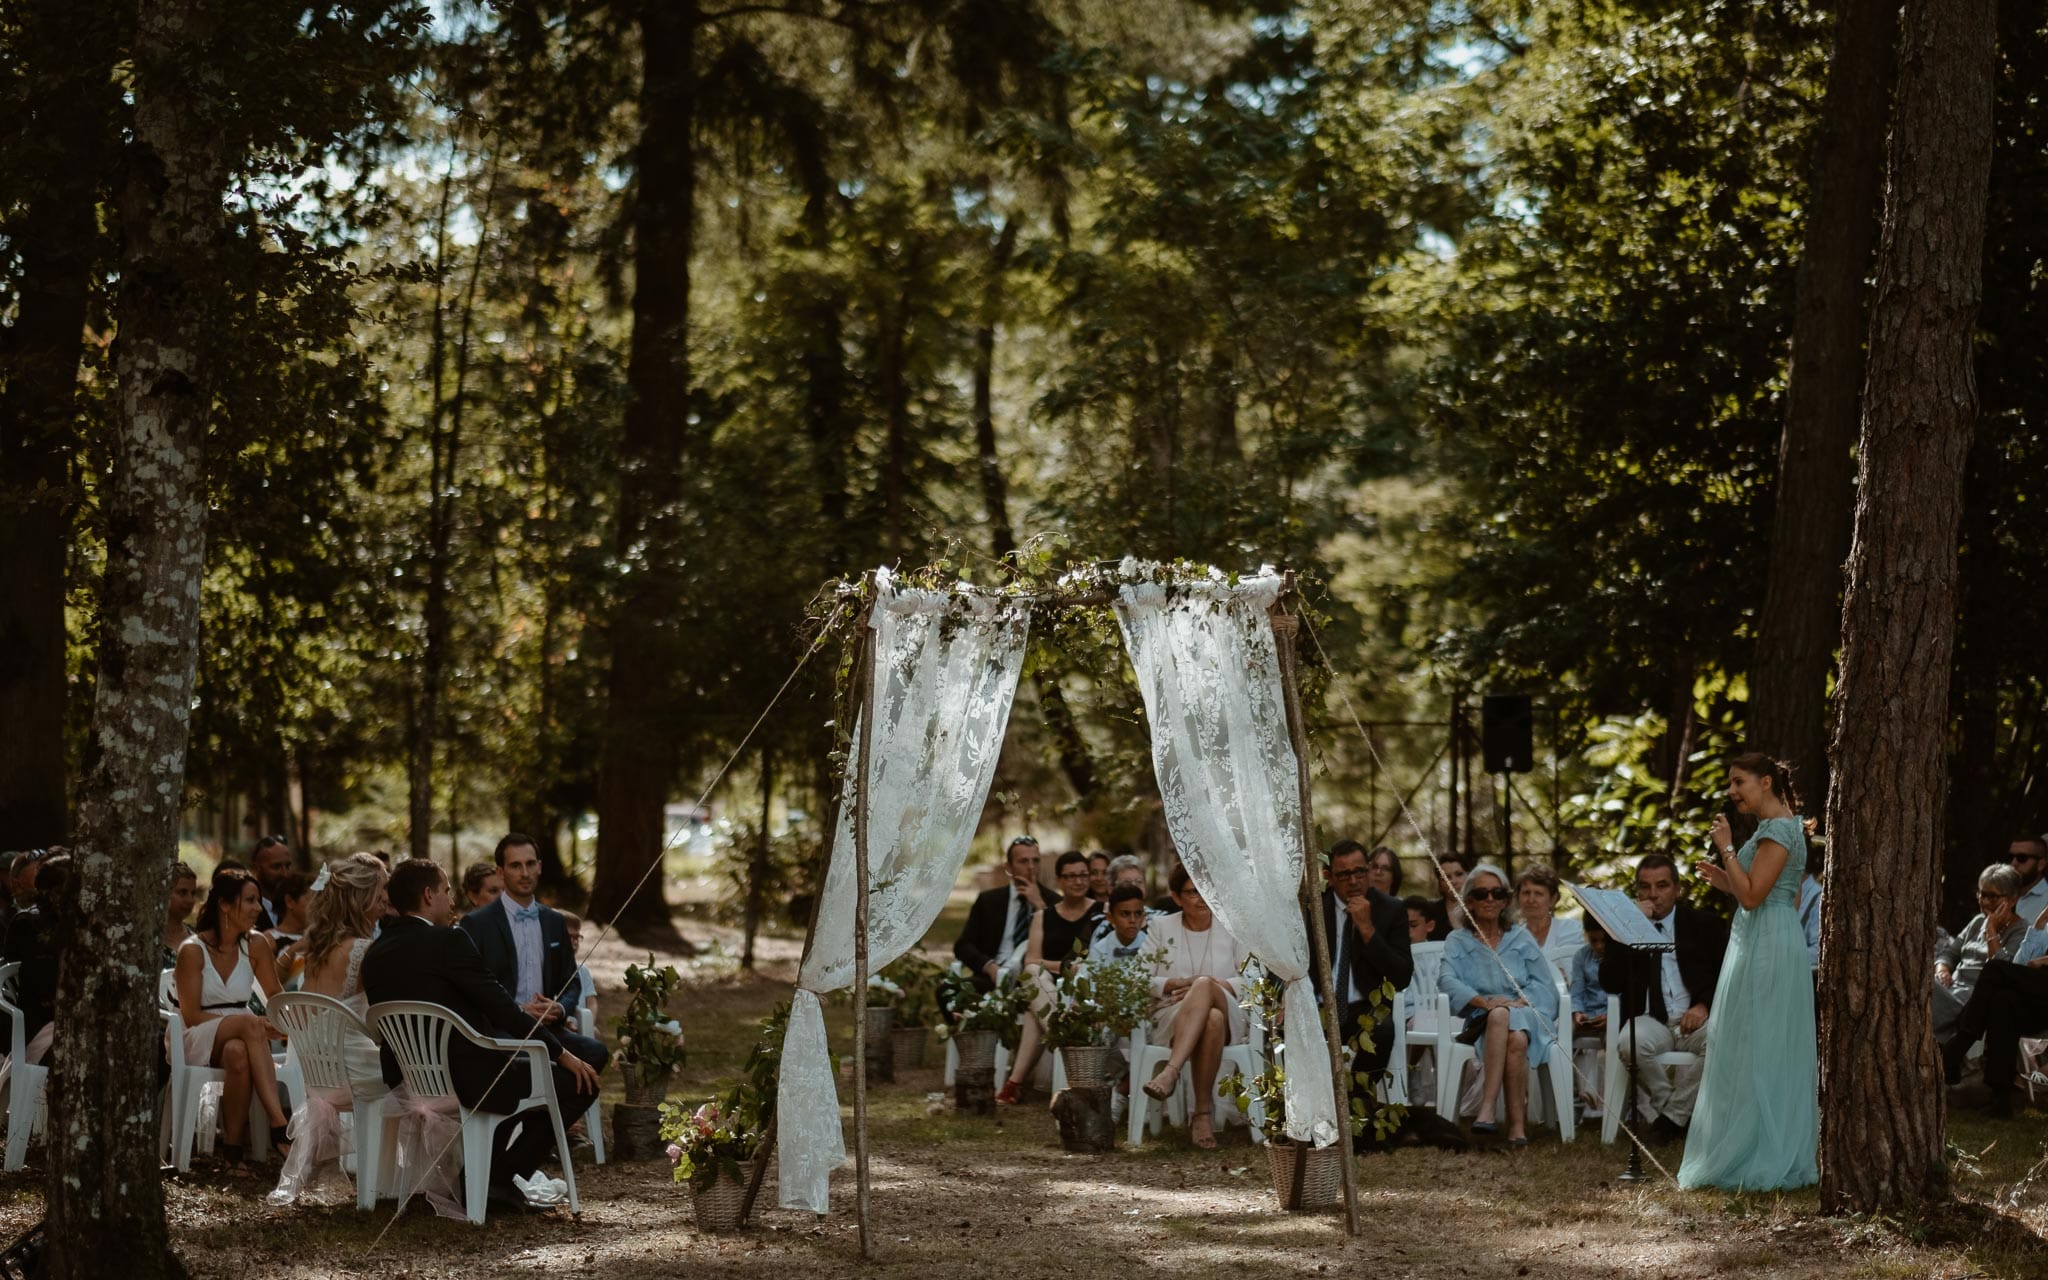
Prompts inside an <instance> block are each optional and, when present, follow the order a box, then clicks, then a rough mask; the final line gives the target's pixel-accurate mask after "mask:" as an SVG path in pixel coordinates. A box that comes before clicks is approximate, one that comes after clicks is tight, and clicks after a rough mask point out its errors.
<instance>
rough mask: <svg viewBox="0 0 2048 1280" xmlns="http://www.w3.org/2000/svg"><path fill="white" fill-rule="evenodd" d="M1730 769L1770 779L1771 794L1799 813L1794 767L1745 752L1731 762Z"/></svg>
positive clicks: (1757, 753)
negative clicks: (1793, 777) (1793, 781)
mask: <svg viewBox="0 0 2048 1280" xmlns="http://www.w3.org/2000/svg"><path fill="white" fill-rule="evenodd" d="M1728 767H1729V768H1730V769H1731V770H1732V769H1740V770H1742V771H1743V772H1744V773H1747V774H1750V775H1752V776H1754V777H1758V778H1768V779H1770V782H1771V794H1772V795H1774V796H1776V797H1778V799H1779V800H1781V801H1783V802H1784V804H1785V807H1786V808H1787V809H1790V810H1791V811H1792V812H1794V813H1798V812H1799V789H1798V788H1797V787H1795V786H1794V785H1793V784H1792V766H1791V765H1789V764H1787V763H1786V762H1785V761H1783V760H1780V759H1778V758H1777V757H1776V756H1769V755H1765V754H1764V753H1763V752H1761V751H1745V752H1743V753H1742V754H1741V755H1739V756H1737V757H1735V758H1734V759H1733V760H1730V761H1729V762H1728Z"/></svg>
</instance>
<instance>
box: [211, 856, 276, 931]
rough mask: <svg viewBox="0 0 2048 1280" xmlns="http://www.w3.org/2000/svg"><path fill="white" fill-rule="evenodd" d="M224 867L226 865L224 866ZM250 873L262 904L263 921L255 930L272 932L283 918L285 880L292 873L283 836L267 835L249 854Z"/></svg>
mask: <svg viewBox="0 0 2048 1280" xmlns="http://www.w3.org/2000/svg"><path fill="white" fill-rule="evenodd" d="M223 865H225V864H223ZM249 871H250V873H251V874H253V875H254V876H255V877H256V891H257V894H258V896H259V897H261V899H262V903H263V918H262V919H261V920H259V921H257V923H256V928H257V929H258V930H260V931H261V932H263V933H269V932H270V931H271V930H272V929H275V928H277V926H278V922H279V921H281V920H283V919H284V897H283V894H282V893H281V892H280V891H281V890H282V889H283V887H284V878H285V877H286V876H288V875H290V874H291V872H292V847H291V845H289V844H287V843H286V842H285V838H284V837H283V836H265V837H263V838H262V839H261V840H258V841H257V842H256V848H255V850H254V851H252V852H251V853H250V854H249Z"/></svg>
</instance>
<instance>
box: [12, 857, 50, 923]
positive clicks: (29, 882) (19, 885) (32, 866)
mask: <svg viewBox="0 0 2048 1280" xmlns="http://www.w3.org/2000/svg"><path fill="white" fill-rule="evenodd" d="M48 856H49V851H48V850H47V849H25V850H23V851H22V852H20V853H16V854H10V855H9V856H8V860H7V901H8V903H9V906H10V911H9V918H10V919H12V918H13V917H14V916H16V915H19V914H21V913H22V912H24V911H26V910H28V909H29V908H30V907H32V906H34V905H36V868H37V867H38V866H39V865H40V864H41V863H42V861H43V859H44V858H46V857H48Z"/></svg>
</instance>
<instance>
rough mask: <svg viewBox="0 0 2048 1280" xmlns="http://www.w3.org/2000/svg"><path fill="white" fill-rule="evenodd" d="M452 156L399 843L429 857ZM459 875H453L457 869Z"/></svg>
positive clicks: (439, 240)
mask: <svg viewBox="0 0 2048 1280" xmlns="http://www.w3.org/2000/svg"><path fill="white" fill-rule="evenodd" d="M454 197H455V162H454V161H453V160H452V159H451V160H450V161H449V162H448V169H447V172H446V173H444V174H443V175H442V176H441V212H440V216H439V217H438V218H437V219H436V220H435V223H434V314H433V319H432V321H431V324H430V332H431V335H432V336H431V337H430V338H429V339H428V342H427V385H428V387H429V389H430V390H429V394H428V397H427V593H426V602H425V605H424V607H423V608H422V610H421V616H420V662H419V683H418V685H417V687H416V688H415V689H414V690H413V706H412V714H411V715H410V716H408V717H407V719H406V728H407V731H408V738H409V741H408V742H407V743H406V747H407V751H406V774H405V781H406V844H407V849H408V851H409V852H410V853H411V854H412V856H413V857H415V858H432V857H433V856H434V745H435V744H436V743H437V742H439V741H440V740H441V684H442V676H441V664H442V662H443V660H444V657H443V647H444V646H443V641H442V637H443V636H445V635H446V634H447V630H448V621H447V618H448V563H447V556H448V538H447V534H446V532H445V527H444V522H445V519H446V515H445V499H446V495H447V494H448V492H449V490H450V488H451V486H450V485H449V483H448V479H447V474H446V471H447V468H446V461H445V460H446V457H447V444H446V442H445V439H444V437H443V435H442V430H441V422H442V406H443V404H444V403H445V400H444V397H443V395H442V390H441V382H442V378H443V376H444V372H445V370H446V368H447V364H448V360H447V347H448V340H447V338H448V319H447V315H448V313H447V308H446V306H445V305H444V291H445V289H446V287H447V283H448V210H449V206H450V205H451V204H453V203H454ZM458 875H459V873H458Z"/></svg>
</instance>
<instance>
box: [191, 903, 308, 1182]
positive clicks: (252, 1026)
mask: <svg viewBox="0 0 2048 1280" xmlns="http://www.w3.org/2000/svg"><path fill="white" fill-rule="evenodd" d="M262 915H263V898H262V896H261V894H260V893H259V892H258V890H257V888H256V877H254V876H252V875H250V874H249V873H248V872H246V871H243V870H241V869H240V868H237V867H230V868H228V869H226V870H223V871H219V872H216V873H215V874H214V877H213V887H212V888H211V889H210V890H209V891H208V892H207V895H206V905H205V906H203V907H201V908H200V909H199V927H198V929H197V930H196V931H194V933H193V935H192V936H191V937H190V938H187V939H186V940H185V942H184V945H182V946H180V947H179V948H178V967H177V971H176V974H177V976H176V984H177V991H178V1013H179V1016H180V1017H182V1018H183V1019H184V1021H185V1044H184V1051H185V1061H186V1062H188V1063H190V1064H191V1065H192V1066H195V1067H219V1068H220V1069H221V1071H222V1072H223V1073H224V1074H225V1076H226V1087H225V1089H224V1091H223V1094H222V1097H221V1112H220V1115H221V1156H222V1158H223V1159H224V1160H225V1161H226V1162H227V1164H228V1166H229V1167H230V1168H235V1167H239V1166H240V1164H241V1163H242V1145H243V1142H244V1140H245V1139H246V1138H247V1137H248V1135H247V1133H246V1132H245V1130H247V1128H248V1120H249V1098H250V1095H251V1092H252V1091H253V1092H254V1096H255V1097H256V1100H257V1101H258V1102H260V1103H261V1104H262V1106H263V1110H264V1113H265V1114H266V1115H267V1116H268V1117H269V1119H270V1140H271V1142H272V1143H273V1144H274V1145H276V1146H278V1147H280V1148H282V1147H283V1146H284V1145H285V1143H286V1141H287V1139H286V1137H285V1125H286V1121H287V1117H286V1115H285V1112H284V1107H283V1105H282V1104H281V1103H280V1102H279V1101H278V1096H277V1063H276V1062H275V1061H273V1060H272V1059H271V1056H270V1027H269V1025H268V1024H267V1023H265V1022H264V1021H263V1019H261V1018H259V1017H257V1016H256V1015H255V1014H253V1013H251V1012H249V995H250V993H251V992H252V991H254V990H255V989H256V988H257V987H259V986H260V987H261V988H262V989H263V994H264V995H266V996H274V995H276V994H277V991H278V982H277V967H276V965H275V963H274V962H273V957H272V955H271V951H270V940H269V939H268V938H265V937H264V936H263V935H262V934H260V933H256V932H254V930H255V928H256V922H257V921H258V920H259V919H261V918H262ZM173 1048H174V1049H175V1046H173Z"/></svg>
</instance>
